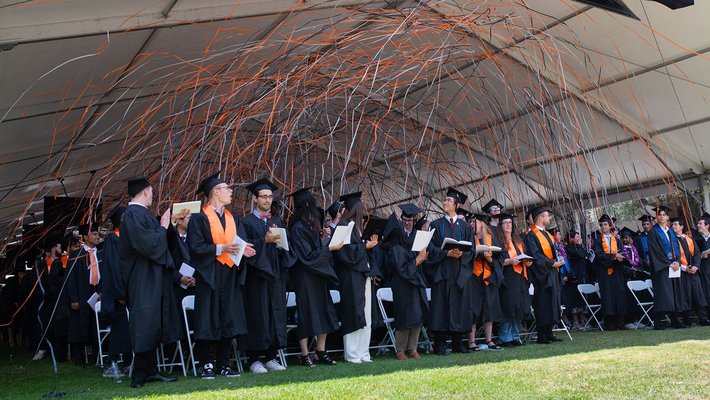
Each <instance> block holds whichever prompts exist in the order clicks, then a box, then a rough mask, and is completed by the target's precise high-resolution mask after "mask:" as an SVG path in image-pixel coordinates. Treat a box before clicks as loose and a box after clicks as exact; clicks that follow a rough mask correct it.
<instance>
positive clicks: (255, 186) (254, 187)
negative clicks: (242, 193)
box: [247, 178, 278, 196]
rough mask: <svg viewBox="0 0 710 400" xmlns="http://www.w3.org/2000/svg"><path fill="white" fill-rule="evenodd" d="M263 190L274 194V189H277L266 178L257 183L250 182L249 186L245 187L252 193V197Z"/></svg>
mask: <svg viewBox="0 0 710 400" xmlns="http://www.w3.org/2000/svg"><path fill="white" fill-rule="evenodd" d="M265 189H268V190H271V191H272V192H275V191H276V189H278V187H277V186H276V185H274V184H273V183H271V181H270V180H268V179H266V178H261V179H259V180H258V181H256V182H252V183H250V184H249V185H247V190H249V191H250V192H252V193H254V196H258V195H259V190H265Z"/></svg>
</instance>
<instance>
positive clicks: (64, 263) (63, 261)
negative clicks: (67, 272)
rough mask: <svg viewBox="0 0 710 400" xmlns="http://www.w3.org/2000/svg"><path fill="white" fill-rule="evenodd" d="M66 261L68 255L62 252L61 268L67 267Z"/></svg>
mask: <svg viewBox="0 0 710 400" xmlns="http://www.w3.org/2000/svg"><path fill="white" fill-rule="evenodd" d="M67 263H69V256H68V255H66V254H64V255H63V256H62V268H64V269H66V268H67Z"/></svg>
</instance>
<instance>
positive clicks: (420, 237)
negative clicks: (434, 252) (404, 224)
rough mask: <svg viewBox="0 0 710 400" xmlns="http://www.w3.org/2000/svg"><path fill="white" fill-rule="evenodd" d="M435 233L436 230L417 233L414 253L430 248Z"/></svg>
mask: <svg viewBox="0 0 710 400" xmlns="http://www.w3.org/2000/svg"><path fill="white" fill-rule="evenodd" d="M434 231H436V229H432V230H430V231H417V234H416V236H414V244H412V251H422V250H424V249H426V248H427V247H428V246H429V242H431V238H432V237H433V236H434Z"/></svg>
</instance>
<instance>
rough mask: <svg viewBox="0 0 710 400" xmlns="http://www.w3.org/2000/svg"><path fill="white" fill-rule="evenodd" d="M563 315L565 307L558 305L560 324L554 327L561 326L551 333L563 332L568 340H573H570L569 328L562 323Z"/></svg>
mask: <svg viewBox="0 0 710 400" xmlns="http://www.w3.org/2000/svg"><path fill="white" fill-rule="evenodd" d="M564 315H565V306H563V305H560V322H559V323H558V324H557V325H556V326H560V325H561V326H562V327H561V328H557V327H555V328H553V329H552V331H553V332H565V333H566V334H567V336H568V337H569V340H574V339H572V334H571V333H570V332H569V328H568V327H567V323H566V322H565V321H564V318H563V316H564Z"/></svg>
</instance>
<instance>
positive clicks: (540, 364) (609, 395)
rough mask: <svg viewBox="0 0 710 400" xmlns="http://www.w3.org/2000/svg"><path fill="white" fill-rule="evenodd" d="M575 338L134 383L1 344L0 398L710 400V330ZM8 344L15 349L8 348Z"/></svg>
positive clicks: (587, 334)
mask: <svg viewBox="0 0 710 400" xmlns="http://www.w3.org/2000/svg"><path fill="white" fill-rule="evenodd" d="M573 335H574V341H569V340H565V341H564V342H562V343H555V344H551V345H536V344H531V345H528V346H525V347H518V348H513V349H506V350H503V351H498V352H494V351H482V352H478V353H472V354H457V355H451V356H446V357H441V356H434V355H428V356H424V357H423V358H422V360H420V361H415V360H406V361H397V360H395V359H394V357H393V356H392V355H391V353H390V354H389V355H383V356H380V357H376V358H375V359H374V360H375V362H374V363H372V364H362V365H349V364H348V365H346V364H345V363H342V362H341V363H339V364H338V365H337V366H334V367H328V366H318V367H317V368H314V369H307V368H304V367H300V366H298V365H295V364H296V362H295V359H291V360H290V361H291V363H292V366H291V367H289V369H288V370H287V371H284V372H277V373H269V374H265V375H259V376H255V375H252V374H250V373H244V374H242V376H241V377H240V378H235V379H227V378H221V379H220V378H219V377H218V378H217V379H216V380H214V381H202V380H200V379H197V378H193V377H188V378H183V377H182V376H180V379H179V380H178V382H176V383H168V384H164V383H150V384H147V385H146V386H145V387H143V388H141V389H131V388H130V387H129V379H124V380H123V382H122V383H120V384H116V383H114V382H113V381H112V380H110V379H106V378H102V377H101V371H100V370H99V369H98V368H94V367H88V368H80V367H74V366H70V365H60V366H59V379H58V381H55V380H54V378H53V374H52V367H51V362H50V361H49V360H47V359H45V360H42V361H39V362H32V361H30V354H29V353H28V352H26V351H24V350H17V349H9V348H7V347H3V348H0V355H1V357H2V358H1V359H0V397H2V398H9V399H20V398H21V399H25V398H28V399H40V398H42V395H43V394H44V393H47V392H50V391H59V392H65V393H66V396H65V397H64V398H67V399H106V398H153V399H168V398H169V399H175V398H178V399H222V398H240V399H257V398H265V399H266V398H268V399H272V398H289V399H293V398H297V399H301V398H318V399H350V398H370V399H382V398H408V399H414V398H417V399H428V398H432V399H440V398H454V399H459V398H476V399H480V398H497V399H518V398H580V399H585V398H590V399H591V398H600V399H620V398H634V399H661V398H663V399H709V398H710V328H707V327H704V328H703V327H693V328H691V329H683V330H668V331H637V332H633V331H621V332H586V333H576V334H574V333H573ZM11 350H12V351H11Z"/></svg>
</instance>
